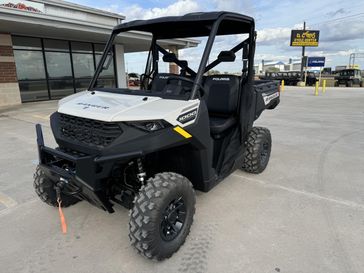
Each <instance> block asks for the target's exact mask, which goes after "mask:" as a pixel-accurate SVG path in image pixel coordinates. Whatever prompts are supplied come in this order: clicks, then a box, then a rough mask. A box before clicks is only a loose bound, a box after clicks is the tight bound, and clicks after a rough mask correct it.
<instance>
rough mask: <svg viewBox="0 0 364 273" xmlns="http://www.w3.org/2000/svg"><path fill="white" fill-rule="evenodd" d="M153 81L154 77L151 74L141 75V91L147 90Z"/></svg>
mask: <svg viewBox="0 0 364 273" xmlns="http://www.w3.org/2000/svg"><path fill="white" fill-rule="evenodd" d="M152 80H153V77H152V76H151V75H150V74H149V75H148V74H145V73H144V74H141V75H140V89H142V90H147V89H148V85H149V83H150V81H152Z"/></svg>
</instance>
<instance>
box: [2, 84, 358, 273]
mask: <svg viewBox="0 0 364 273" xmlns="http://www.w3.org/2000/svg"><path fill="white" fill-rule="evenodd" d="M363 105H364V88H328V89H327V92H326V93H325V94H322V93H320V95H319V96H318V97H315V96H314V95H313V88H295V87H286V89H285V92H284V93H283V94H282V99H281V104H280V105H279V107H278V108H277V109H276V110H274V111H266V112H264V113H263V115H262V117H261V118H260V119H259V120H258V122H257V123H256V124H257V125H261V126H266V127H268V128H269V129H270V130H271V132H272V137H273V148H272V149H273V150H272V155H271V160H270V163H269V165H268V168H267V169H266V171H265V172H264V173H262V174H260V175H250V174H247V173H244V172H242V171H236V172H235V173H234V174H233V175H231V176H230V177H228V178H227V179H225V180H224V181H223V182H222V183H220V184H219V185H218V186H217V187H215V188H214V189H213V190H212V191H210V192H209V193H201V192H197V195H198V196H197V208H196V209H197V210H196V215H195V221H194V224H193V226H192V230H191V233H190V235H189V237H188V239H187V241H186V243H185V244H184V245H183V246H182V248H181V249H180V251H179V252H178V253H176V254H175V255H174V256H173V257H172V258H170V259H168V260H166V261H163V262H154V261H149V260H146V259H145V258H142V257H141V256H139V255H138V254H137V253H136V251H134V249H133V248H132V247H131V246H130V245H129V240H128V221H129V217H128V211H127V210H126V209H123V208H116V213H114V214H107V213H105V212H103V211H101V210H99V209H97V208H94V207H92V206H91V205H89V204H88V203H86V202H81V203H78V204H77V205H75V206H73V207H70V208H67V209H64V213H65V215H66V219H67V223H68V228H69V232H68V234H67V235H63V234H61V231H60V225H59V218H58V211H57V209H55V208H51V207H49V206H47V205H45V204H43V203H42V202H41V201H40V200H38V198H37V197H36V195H35V193H34V192H33V188H32V180H33V178H32V177H33V172H34V169H35V167H36V164H37V151H36V146H35V132H34V124H35V123H37V122H40V123H42V124H43V125H44V134H45V139H46V144H47V145H50V146H53V145H55V143H54V141H53V139H52V135H51V132H50V130H49V126H48V117H49V114H50V113H51V112H53V111H55V109H56V102H54V101H51V102H41V103H28V104H23V105H22V106H21V107H17V108H15V109H8V110H2V111H1V112H0V128H1V135H0V145H1V154H0V170H1V172H0V242H1V243H0V246H1V251H0V271H1V272H2V273H8V272H9V273H15V272H35V273H38V272H68V273H70V272H77V273H83V272H85V273H86V272H87V273H92V272H95V273H96V272H97V273H108V272H110V273H111V272H118V273H122V272H127V273H132V272H138V273H142V272H193V273H197V272H216V273H217V272H219V273H221V272H237V273H238V272H239V273H240V272H244V273H245V272H259V273H262V272H272V273H275V272H288V273H292V272H297V273H298V272H302V273H303V272H305V273H307V272H310V273H315V272H317V273H323V272H330V273H334V272H338V273H355V272H358V273H359V272H364V235H363V234H364V106H363Z"/></svg>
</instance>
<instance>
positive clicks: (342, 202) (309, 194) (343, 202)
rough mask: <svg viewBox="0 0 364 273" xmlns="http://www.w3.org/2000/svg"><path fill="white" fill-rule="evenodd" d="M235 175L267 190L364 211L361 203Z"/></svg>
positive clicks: (363, 205)
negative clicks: (278, 190) (276, 190)
mask: <svg viewBox="0 0 364 273" xmlns="http://www.w3.org/2000/svg"><path fill="white" fill-rule="evenodd" d="M233 175H234V176H237V177H240V178H243V179H245V180H247V181H248V182H254V183H257V184H260V185H263V186H264V187H267V188H273V189H280V190H283V191H287V192H291V193H295V194H299V195H304V196H306V197H308V198H313V199H317V200H324V201H328V202H332V203H336V204H338V205H342V206H347V207H351V208H354V209H362V210H364V204H359V203H356V202H352V201H348V200H342V199H336V198H332V197H328V196H322V195H320V194H317V193H313V192H307V191H302V190H297V189H293V188H288V187H285V186H281V185H277V184H270V183H267V182H265V181H262V180H259V179H255V178H250V177H246V176H243V175H238V174H235V173H234V174H233Z"/></svg>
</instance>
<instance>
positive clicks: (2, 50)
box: [0, 45, 14, 56]
mask: <svg viewBox="0 0 364 273" xmlns="http://www.w3.org/2000/svg"><path fill="white" fill-rule="evenodd" d="M0 56H14V54H13V49H12V47H11V46H4V45H0Z"/></svg>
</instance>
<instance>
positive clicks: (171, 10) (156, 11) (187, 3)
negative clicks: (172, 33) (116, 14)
mask: <svg viewBox="0 0 364 273" xmlns="http://www.w3.org/2000/svg"><path fill="white" fill-rule="evenodd" d="M199 8H200V7H199V4H198V3H197V2H196V1H194V0H178V1H176V2H174V3H173V4H170V5H168V6H166V7H162V8H159V7H158V8H143V7H141V6H139V5H136V4H135V5H131V6H127V7H125V8H123V9H121V14H125V15H126V20H127V21H130V20H135V19H151V18H156V17H162V16H177V15H183V14H186V13H189V12H195V11H198V10H199Z"/></svg>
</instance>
